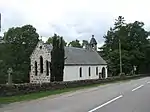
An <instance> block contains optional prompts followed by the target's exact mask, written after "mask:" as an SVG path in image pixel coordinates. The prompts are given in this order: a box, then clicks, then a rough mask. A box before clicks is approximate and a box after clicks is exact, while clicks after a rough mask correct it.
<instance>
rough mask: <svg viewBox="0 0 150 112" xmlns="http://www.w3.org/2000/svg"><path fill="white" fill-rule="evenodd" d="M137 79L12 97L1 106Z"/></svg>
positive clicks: (6, 98)
mask: <svg viewBox="0 0 150 112" xmlns="http://www.w3.org/2000/svg"><path fill="white" fill-rule="evenodd" d="M135 79H138V78H134V79H127V80H119V81H113V82H106V83H101V84H90V85H85V86H80V87H74V88H65V89H60V90H51V91H41V92H38V93H30V94H26V95H17V96H11V97H0V104H9V103H13V102H20V101H29V100H35V99H38V98H42V97H46V96H50V95H58V94H61V93H66V92H74V91H77V90H80V89H86V88H91V87H97V86H101V85H105V84H110V83H119V82H127V81H130V80H135Z"/></svg>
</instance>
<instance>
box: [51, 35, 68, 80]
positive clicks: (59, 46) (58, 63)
mask: <svg viewBox="0 0 150 112" xmlns="http://www.w3.org/2000/svg"><path fill="white" fill-rule="evenodd" d="M52 40H53V43H52V45H53V49H52V51H51V81H63V70H64V60H65V58H64V56H65V51H64V42H63V38H62V37H59V36H57V35H56V34H54V36H53V37H52Z"/></svg>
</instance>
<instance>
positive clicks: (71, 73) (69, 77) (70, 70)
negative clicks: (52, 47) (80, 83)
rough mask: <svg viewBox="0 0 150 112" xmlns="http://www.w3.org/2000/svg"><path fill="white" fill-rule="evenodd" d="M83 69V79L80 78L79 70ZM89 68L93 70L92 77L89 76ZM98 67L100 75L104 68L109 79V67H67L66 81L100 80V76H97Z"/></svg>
mask: <svg viewBox="0 0 150 112" xmlns="http://www.w3.org/2000/svg"><path fill="white" fill-rule="evenodd" d="M80 67H82V77H80V73H79V68H80ZM89 67H90V68H91V76H89ZM96 67H98V73H100V72H101V70H102V67H105V69H106V76H105V78H107V66H106V65H104V66H102V65H101V66H65V68H64V79H63V80H64V81H73V80H85V79H99V74H98V75H96Z"/></svg>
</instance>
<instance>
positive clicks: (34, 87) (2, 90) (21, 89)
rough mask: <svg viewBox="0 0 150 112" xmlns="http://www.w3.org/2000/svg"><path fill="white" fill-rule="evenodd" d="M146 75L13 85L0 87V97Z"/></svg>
mask: <svg viewBox="0 0 150 112" xmlns="http://www.w3.org/2000/svg"><path fill="white" fill-rule="evenodd" d="M145 76H147V75H137V76H124V77H110V78H107V79H103V80H100V79H95V80H80V81H72V82H71V81H70V82H69V81H68V82H51V83H43V84H31V83H28V84H14V85H11V86H8V85H4V84H3V85H0V96H14V95H24V94H29V93H35V92H40V91H47V90H48V91H53V90H58V89H64V88H74V87H80V86H88V85H92V84H102V83H108V82H114V81H119V80H127V79H135V78H140V77H145Z"/></svg>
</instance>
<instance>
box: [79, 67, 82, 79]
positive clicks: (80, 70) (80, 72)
mask: <svg viewBox="0 0 150 112" xmlns="http://www.w3.org/2000/svg"><path fill="white" fill-rule="evenodd" d="M79 74H80V77H82V68H81V67H80V69H79Z"/></svg>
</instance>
